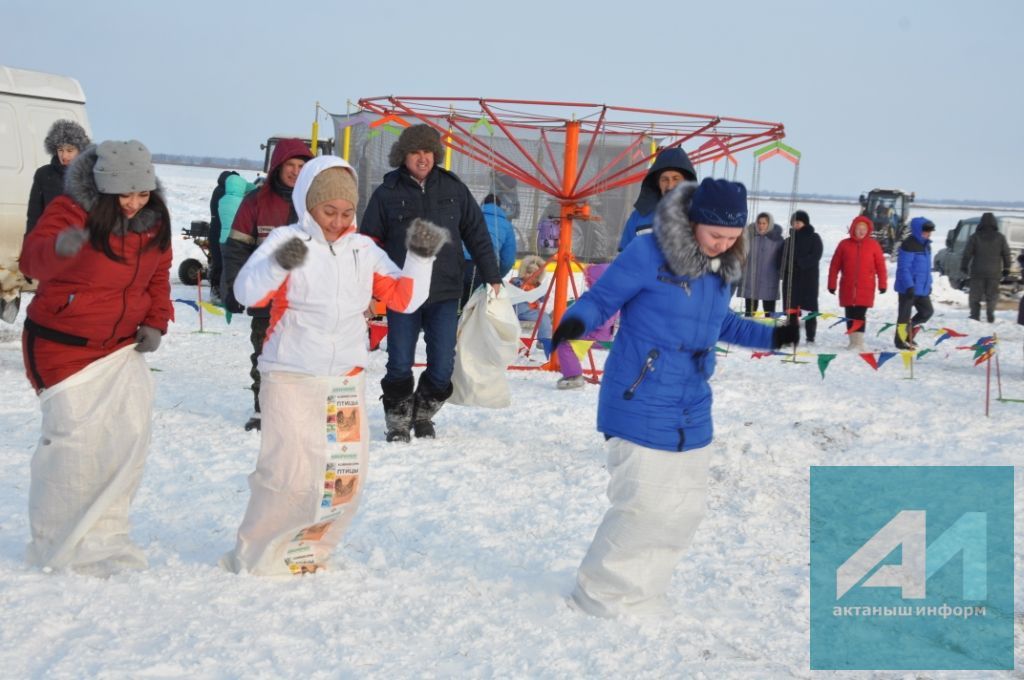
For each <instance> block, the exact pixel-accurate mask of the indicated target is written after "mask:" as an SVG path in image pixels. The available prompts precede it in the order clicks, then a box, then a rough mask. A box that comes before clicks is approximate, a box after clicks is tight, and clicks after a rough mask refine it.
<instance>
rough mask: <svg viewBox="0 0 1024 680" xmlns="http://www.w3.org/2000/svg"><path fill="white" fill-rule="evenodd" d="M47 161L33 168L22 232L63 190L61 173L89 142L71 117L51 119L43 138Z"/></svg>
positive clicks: (62, 175) (26, 230) (87, 137)
mask: <svg viewBox="0 0 1024 680" xmlns="http://www.w3.org/2000/svg"><path fill="white" fill-rule="evenodd" d="M43 145H44V146H45V147H46V153H48V154H50V156H51V158H50V162H49V163H47V164H46V165H44V166H42V167H40V168H39V169H38V170H36V174H35V175H34V176H33V177H32V190H31V191H30V192H29V194H28V221H27V222H26V224H25V233H26V234H27V233H29V232H30V231H32V229H33V228H34V227H35V226H36V222H38V221H39V217H40V216H41V215H42V214H43V211H44V210H46V206H48V205H49V204H50V201H52V200H53V199H55V198H57V197H58V196H60V195H61V194H62V193H64V173H65V171H66V170H67V167H68V165H69V164H70V163H71V161H73V160H75V158H76V157H77V156H78V154H80V153H82V151H83V150H85V147H87V146H89V135H87V134H86V132H85V130H84V129H83V128H82V126H81V125H79V124H78V123H76V122H75V121H73V120H67V119H61V120H58V121H54V123H53V125H51V126H50V131H49V132H47V133H46V138H45V139H44V140H43Z"/></svg>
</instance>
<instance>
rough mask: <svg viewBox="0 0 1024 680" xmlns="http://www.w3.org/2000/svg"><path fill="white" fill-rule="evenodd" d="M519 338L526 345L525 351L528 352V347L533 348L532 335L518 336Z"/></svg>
mask: <svg viewBox="0 0 1024 680" xmlns="http://www.w3.org/2000/svg"><path fill="white" fill-rule="evenodd" d="M519 340H520V341H522V343H523V344H524V345H526V351H527V352H529V351H530V349H532V348H533V338H532V337H524V338H519Z"/></svg>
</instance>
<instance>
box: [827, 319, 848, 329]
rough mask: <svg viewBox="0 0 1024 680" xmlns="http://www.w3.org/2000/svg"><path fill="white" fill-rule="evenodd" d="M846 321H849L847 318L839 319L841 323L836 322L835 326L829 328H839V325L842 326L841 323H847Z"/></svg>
mask: <svg viewBox="0 0 1024 680" xmlns="http://www.w3.org/2000/svg"><path fill="white" fill-rule="evenodd" d="M846 321H847V319H846V318H844V317H839V321H836V322H835V323H834V324H832V325H831V326H829V328H835V327H836V326H838V325H839V324H841V323H846Z"/></svg>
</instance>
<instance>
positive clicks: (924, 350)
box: [917, 349, 935, 359]
mask: <svg viewBox="0 0 1024 680" xmlns="http://www.w3.org/2000/svg"><path fill="white" fill-rule="evenodd" d="M934 351H935V350H933V349H923V350H921V351H920V352H918V353H917V358H918V359H920V358H921V357H923V356H924V355H925V354H928V353H929V352H934Z"/></svg>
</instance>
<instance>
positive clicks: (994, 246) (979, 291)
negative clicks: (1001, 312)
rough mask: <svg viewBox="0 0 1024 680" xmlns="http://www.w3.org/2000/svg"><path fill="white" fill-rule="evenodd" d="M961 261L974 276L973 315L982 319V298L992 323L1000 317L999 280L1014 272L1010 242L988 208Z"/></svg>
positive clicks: (972, 292)
mask: <svg viewBox="0 0 1024 680" xmlns="http://www.w3.org/2000/svg"><path fill="white" fill-rule="evenodd" d="M960 262H961V265H960V266H961V269H962V271H963V273H964V274H967V275H968V276H969V277H970V283H969V284H968V285H969V286H970V291H969V293H968V296H967V302H968V304H969V305H970V308H971V316H970V318H972V319H974V320H975V321H981V301H982V300H984V301H985V314H986V318H987V319H988V322H989V323H992V322H993V321H995V320H996V304H997V303H998V302H999V281H1000V280H1001V279H1002V278H1003V277H1005V276H1007V275H1008V274H1009V273H1010V245H1009V244H1008V243H1007V242H1006V237H1005V236H1003V235H1002V234H1001V233H1000V232H999V222H997V221H996V216H995V215H993V214H992V213H990V212H987V213H984V214H983V215H982V216H981V220H980V221H979V222H978V228H977V229H976V230H975V231H974V233H973V234H971V238H970V240H968V241H967V249H966V250H965V251H964V256H963V259H962V260H961V261H960Z"/></svg>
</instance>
